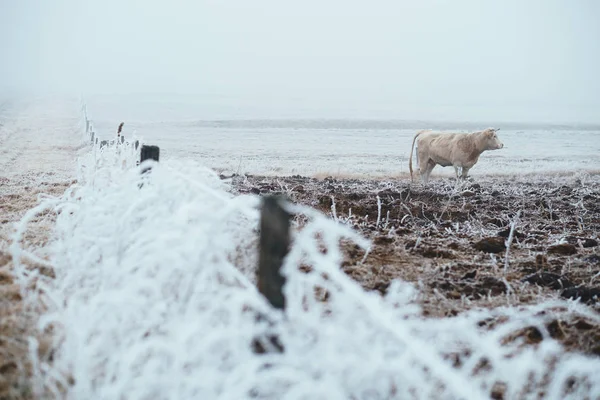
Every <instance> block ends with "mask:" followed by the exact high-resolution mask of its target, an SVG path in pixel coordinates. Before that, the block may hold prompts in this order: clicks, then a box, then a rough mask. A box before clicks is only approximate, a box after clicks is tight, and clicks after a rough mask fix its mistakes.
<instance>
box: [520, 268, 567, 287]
mask: <svg viewBox="0 0 600 400" xmlns="http://www.w3.org/2000/svg"><path fill="white" fill-rule="evenodd" d="M522 281H523V282H529V283H531V284H534V285H538V286H544V287H549V288H551V289H556V290H559V289H566V288H570V287H573V286H574V284H573V282H571V281H570V280H569V279H567V278H565V277H563V276H561V275H559V274H554V273H552V272H545V271H543V272H537V273H535V274H532V275H529V276H526V277H525V278H523V279H522Z"/></svg>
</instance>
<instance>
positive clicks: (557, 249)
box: [548, 243, 577, 256]
mask: <svg viewBox="0 0 600 400" xmlns="http://www.w3.org/2000/svg"><path fill="white" fill-rule="evenodd" d="M548 253H550V254H560V255H563V256H570V255H573V254H576V253H577V247H575V246H574V245H572V244H569V243H561V244H555V245H554V246H550V247H549V248H548Z"/></svg>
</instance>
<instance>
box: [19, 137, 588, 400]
mask: <svg viewBox="0 0 600 400" xmlns="http://www.w3.org/2000/svg"><path fill="white" fill-rule="evenodd" d="M142 144H143V143H142ZM137 159H138V158H137V153H136V152H135V149H134V147H133V146H129V147H127V146H111V147H107V148H103V149H102V150H100V149H99V146H93V147H92V149H91V150H90V151H89V152H88V153H87V154H85V155H84V156H83V157H82V158H81V160H80V169H79V171H80V173H79V179H78V183H77V184H76V185H74V186H73V187H71V188H70V189H69V190H68V191H67V192H66V193H65V194H64V195H63V196H62V197H61V198H59V199H51V200H48V201H47V202H45V203H44V204H42V205H41V206H40V208H39V209H37V210H34V211H32V212H31V213H28V215H27V216H26V219H25V220H24V221H23V222H22V225H21V228H22V227H24V226H25V224H26V223H27V221H28V219H32V218H35V215H36V212H38V211H41V210H42V209H44V207H45V208H46V209H50V210H52V211H53V212H55V213H56V214H57V222H56V232H55V234H56V235H55V240H54V242H53V244H52V249H53V258H52V266H53V268H54V273H55V277H54V278H48V277H45V276H37V275H32V274H31V272H30V271H27V269H26V268H25V267H24V266H23V265H22V264H21V263H20V258H19V249H18V248H17V247H14V248H13V249H12V251H13V257H15V266H16V269H17V272H18V273H20V276H21V278H22V279H23V280H24V281H29V283H31V285H30V287H32V288H36V290H33V289H32V290H31V291H30V292H28V293H27V294H26V295H27V296H29V297H30V298H32V297H35V296H38V298H39V299H41V300H43V301H44V302H45V304H46V305H47V309H48V311H47V314H46V315H45V316H44V317H43V318H42V320H41V321H40V324H39V329H40V330H49V331H51V332H52V334H53V338H54V343H53V351H52V353H51V354H52V356H51V357H41V356H39V354H38V353H37V352H36V351H34V350H35V348H36V342H35V341H34V340H32V341H31V348H32V355H31V357H32V360H33V363H32V364H33V366H34V371H33V372H34V374H35V376H36V379H35V381H36V382H37V383H38V386H37V387H36V388H35V389H36V392H37V394H38V395H39V396H40V397H44V398H47V397H54V398H67V399H195V398H203V399H204V398H206V399H246V398H248V399H249V398H253V399H344V400H346V399H349V398H352V399H406V398H414V399H483V398H489V397H490V396H492V395H493V396H495V397H497V398H498V397H500V396H503V397H504V398H510V399H518V398H537V397H538V396H539V395H540V394H542V393H543V397H544V398H548V399H580V398H585V397H586V396H587V397H589V398H597V397H598V396H600V377H599V376H598V374H597V371H598V370H599V368H600V361H599V360H598V359H594V358H589V357H585V356H582V355H577V354H569V353H566V352H565V351H564V349H563V348H562V347H561V345H560V344H559V343H558V342H556V341H555V340H553V339H552V338H551V337H550V335H549V331H548V330H549V328H548V324H549V323H550V322H551V321H552V320H553V318H556V315H557V314H558V313H569V312H574V311H577V312H578V313H580V314H581V315H584V316H586V318H589V319H592V320H594V321H598V320H600V318H599V317H598V315H597V314H594V313H593V312H591V311H589V310H588V309H587V308H586V307H584V306H582V305H579V304H578V303H574V302H566V301H553V302H549V303H545V304H541V305H535V306H530V307H522V308H520V309H513V308H498V309H495V310H474V311H471V312H466V313H462V314H459V315H458V316H456V317H453V318H447V319H426V318H423V317H422V315H421V311H420V307H419V305H418V302H417V299H418V296H419V292H418V290H417V288H416V287H414V286H413V285H410V284H408V283H405V282H402V281H393V282H392V283H391V285H390V287H389V289H388V291H387V293H386V295H385V296H380V295H379V294H378V293H370V292H365V291H364V290H363V289H362V288H361V287H360V286H359V285H358V284H357V283H356V282H355V281H353V280H352V279H350V278H349V277H348V276H346V275H345V274H344V273H343V272H342V271H341V270H340V264H341V262H342V260H343V254H342V251H341V249H340V243H341V241H354V242H355V243H357V244H358V245H359V246H361V247H362V248H363V249H367V248H368V247H369V243H368V242H367V241H365V240H364V239H363V238H361V237H360V236H358V235H357V234H356V233H355V232H354V231H352V230H351V229H350V228H348V227H346V226H343V225H341V224H339V223H337V222H335V221H332V220H331V219H329V218H326V217H325V216H324V215H322V214H321V213H319V212H317V211H316V210H314V209H311V208H308V207H301V206H298V205H292V204H286V205H285V207H284V208H285V210H286V212H288V213H290V214H293V215H298V216H301V217H302V218H297V219H292V221H291V228H290V230H289V231H288V232H289V235H290V236H289V249H288V250H289V251H288V252H287V255H285V256H284V257H281V255H282V254H283V252H278V254H279V256H280V257H279V258H280V259H282V261H283V262H282V265H281V269H280V273H281V278H282V280H285V284H284V285H283V288H282V289H283V291H282V296H281V297H280V298H279V301H282V300H284V301H285V308H283V307H272V305H271V303H269V301H267V299H266V298H265V297H264V296H263V295H261V293H260V291H259V290H258V289H257V280H258V278H257V265H258V264H259V259H260V255H259V251H258V249H259V243H260V233H261V223H260V221H261V211H260V207H261V205H262V204H264V203H262V201H261V198H260V197H257V196H234V195H232V194H231V193H230V191H229V186H228V183H227V182H226V181H222V180H221V179H219V177H218V176H217V175H216V174H215V173H214V171H212V170H210V169H208V168H205V167H204V166H202V165H200V164H198V163H195V162H178V161H177V160H161V161H160V163H156V162H153V161H146V163H150V164H151V165H152V167H153V168H152V174H151V179H148V180H147V181H144V183H145V184H144V186H143V190H140V188H139V183H140V182H141V181H142V180H144V179H146V178H147V177H144V176H142V174H140V168H142V167H143V165H140V166H139V167H138V166H136V165H135V164H136V161H137ZM146 182H147V184H146ZM300 221H302V223H300ZM22 233H23V229H21V230H19V232H18V233H17V234H22ZM18 242H19V241H18V240H15V243H18ZM276 304H277V303H276ZM257 315H260V316H263V318H257V317H256V316H257ZM525 329H535V330H536V332H539V334H540V335H541V336H542V337H544V340H543V341H541V342H539V343H537V344H536V345H534V346H533V345H525V344H526V343H525V342H526V337H525V336H522V335H521V336H520V335H517V334H516V333H518V332H522V331H523V330H525ZM257 338H276V340H273V341H270V340H266V341H265V340H263V341H262V342H261V346H263V348H264V347H268V346H269V343H270V344H271V345H272V347H273V350H277V349H278V348H279V347H280V349H279V350H281V349H284V351H257V349H256V340H257ZM265 350H268V349H265Z"/></svg>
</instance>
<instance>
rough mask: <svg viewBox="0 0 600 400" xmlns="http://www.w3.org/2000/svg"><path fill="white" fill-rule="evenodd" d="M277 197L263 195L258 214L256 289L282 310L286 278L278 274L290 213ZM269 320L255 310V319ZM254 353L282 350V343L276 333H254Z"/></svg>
mask: <svg viewBox="0 0 600 400" xmlns="http://www.w3.org/2000/svg"><path fill="white" fill-rule="evenodd" d="M282 201H283V199H281V198H280V197H276V196H267V197H264V198H263V202H262V209H261V216H260V241H259V258H258V270H257V278H258V279H257V286H258V291H259V292H260V293H261V294H262V295H263V296H264V297H265V298H266V299H267V301H269V303H270V304H271V305H272V306H273V307H274V308H276V309H279V310H285V296H284V294H283V285H285V282H286V279H285V277H284V276H283V275H281V267H282V265H283V260H284V258H285V256H286V255H287V254H288V252H289V247H290V220H291V217H292V216H291V215H290V214H289V213H288V212H287V211H286V210H284V209H283V207H282V204H281V203H282ZM264 320H266V321H267V322H268V323H269V325H271V326H273V322H272V321H269V320H268V318H266V316H265V315H263V314H261V313H258V314H257V315H256V321H257V322H259V321H264ZM252 348H253V350H254V352H255V353H258V354H264V353H268V352H273V351H275V352H279V353H281V352H283V351H284V347H283V344H281V342H280V340H279V336H278V335H277V334H269V335H266V336H264V337H255V338H254V339H253V341H252Z"/></svg>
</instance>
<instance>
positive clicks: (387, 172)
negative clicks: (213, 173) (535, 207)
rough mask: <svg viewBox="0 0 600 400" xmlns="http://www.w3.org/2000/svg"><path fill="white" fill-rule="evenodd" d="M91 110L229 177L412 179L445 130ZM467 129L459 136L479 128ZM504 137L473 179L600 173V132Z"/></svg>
mask: <svg viewBox="0 0 600 400" xmlns="http://www.w3.org/2000/svg"><path fill="white" fill-rule="evenodd" d="M88 104H89V109H90V112H91V116H92V118H93V119H94V120H95V122H96V124H97V129H98V131H99V133H100V135H101V137H110V138H112V137H113V136H114V135H115V132H116V128H117V126H118V124H119V123H120V122H121V121H123V122H125V134H131V133H132V132H133V131H137V133H138V134H139V135H142V136H143V137H144V138H145V140H146V142H147V143H152V144H155V145H158V146H160V148H161V156H162V157H164V158H165V159H167V158H168V159H183V158H185V159H192V160H196V161H198V162H200V163H202V164H204V165H207V166H209V167H211V168H214V169H216V170H217V171H220V172H221V171H225V172H228V173H249V174H267V175H295V174H299V175H308V176H315V175H316V176H324V175H341V176H365V177H384V176H387V177H394V176H398V175H402V174H407V173H408V157H409V154H410V148H411V144H412V139H413V136H414V134H415V133H416V132H417V131H418V130H420V129H429V128H437V129H439V128H441V129H444V125H443V124H439V123H433V122H423V123H422V124H420V125H419V124H418V123H414V122H410V123H409V122H402V121H375V120H373V121H360V120H338V121H316V120H296V119H294V120H292V119H277V120H264V119H263V120H253V121H252V120H247V119H245V118H247V117H246V116H245V115H236V114H235V112H232V111H228V112H227V113H223V114H222V115H223V117H224V119H221V120H215V118H214V116H212V117H211V116H210V115H207V114H206V112H205V111H204V109H203V108H202V105H201V104H196V103H194V101H193V99H190V98H187V97H186V98H171V97H166V99H165V100H164V101H162V102H161V100H160V98H152V99H143V98H140V99H138V101H137V102H136V101H134V100H133V99H131V98H125V99H120V98H115V97H102V98H94V97H92V98H91V99H89V101H88ZM458 126H460V124H459V125H458ZM465 126H466V127H467V128H464V127H463V128H458V129H456V130H454V131H470V130H471V129H476V128H475V127H477V126H478V125H477V124H465ZM486 127H487V126H485V125H481V126H479V128H480V129H483V128H486ZM450 128H451V127H448V128H445V129H446V130H447V129H450ZM499 137H500V139H501V140H502V141H503V143H504V145H505V148H504V149H502V150H498V151H491V152H486V153H484V154H483V155H482V156H481V158H480V160H479V162H478V164H477V165H476V166H475V167H474V168H473V169H472V170H471V175H472V176H475V177H476V176H477V175H486V174H521V173H532V174H539V173H548V172H552V173H557V172H558V173H562V172H568V173H570V172H575V171H590V170H599V169H600V130H592V129H586V130H582V129H576V128H569V127H560V128H559V127H543V126H538V127H523V128H518V127H515V126H511V127H510V129H501V130H500V132H499ZM453 173H454V171H453V170H452V168H441V167H439V166H438V167H436V169H435V170H434V173H433V174H434V175H433V176H435V175H442V176H451V175H453Z"/></svg>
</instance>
